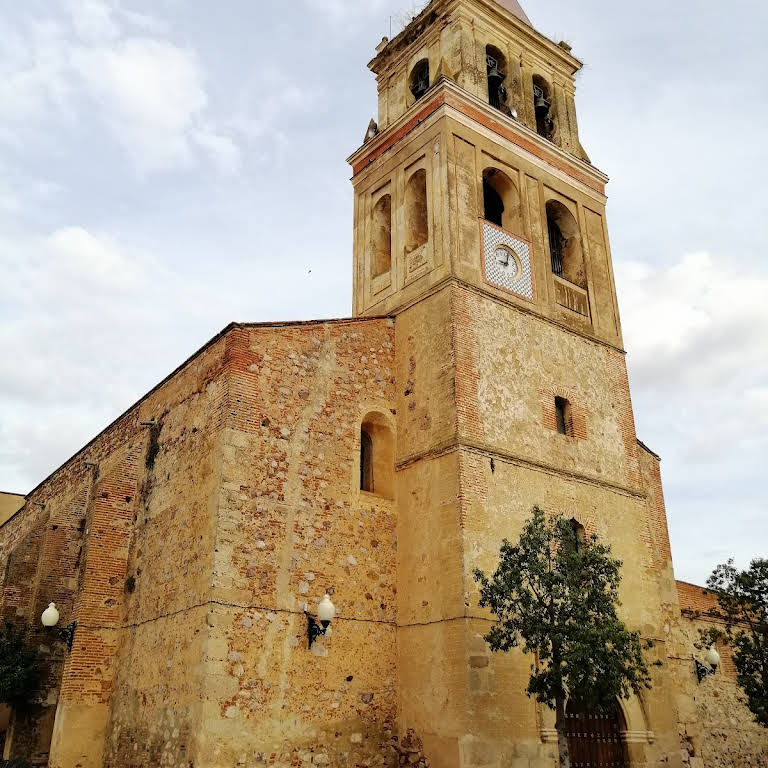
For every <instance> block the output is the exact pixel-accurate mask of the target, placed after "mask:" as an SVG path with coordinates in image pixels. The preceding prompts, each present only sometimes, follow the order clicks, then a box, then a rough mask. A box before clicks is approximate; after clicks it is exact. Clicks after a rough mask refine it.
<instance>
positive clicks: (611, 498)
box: [0, 0, 768, 768]
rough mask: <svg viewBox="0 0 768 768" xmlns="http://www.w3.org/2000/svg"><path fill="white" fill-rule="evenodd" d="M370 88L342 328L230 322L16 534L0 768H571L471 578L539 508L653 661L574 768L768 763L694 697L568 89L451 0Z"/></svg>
mask: <svg viewBox="0 0 768 768" xmlns="http://www.w3.org/2000/svg"><path fill="white" fill-rule="evenodd" d="M350 65H351V66H354V65H355V62H350ZM369 66H370V69H371V70H372V71H373V72H374V73H375V75H376V82H377V85H378V94H379V115H378V119H377V120H375V121H372V122H371V124H370V126H369V128H368V131H367V133H366V135H365V140H364V143H363V145H362V146H361V147H360V148H359V149H357V150H356V151H355V152H354V153H353V154H352V156H351V157H350V158H349V162H350V165H351V168H352V183H353V185H354V253H353V261H352V270H353V284H354V297H353V302H354V303H353V317H351V318H348V319H341V320H330V321H317V322H297V323H261V324H247V323H235V324H232V325H230V326H228V327H227V328H225V329H224V330H223V331H222V332H221V333H219V334H218V335H217V336H216V337H215V338H213V339H212V340H211V341H209V342H208V343H207V344H206V345H205V346H204V347H203V348H202V349H201V350H200V351H199V352H197V353H196V354H195V355H194V356H193V357H192V358H190V359H189V360H187V361H186V362H185V363H184V364H183V365H181V366H180V367H179V368H178V369H177V370H176V371H174V372H173V373H172V374H170V375H169V376H168V377H167V378H166V379H165V380H164V381H163V382H161V383H160V384H158V385H157V386H156V387H155V388H154V389H153V390H152V391H151V392H149V393H148V394H147V395H146V396H145V397H143V398H142V399H141V400H140V401H139V402H138V403H137V404H135V405H134V406H132V407H131V408H130V409H129V410H128V411H126V413H125V414H123V415H122V416H121V417H120V418H119V419H118V420H117V421H115V422H114V423H113V424H111V425H110V426H109V427H107V428H106V429H105V430H104V431H103V432H102V433H101V434H99V435H98V436H96V437H95V438H94V439H93V440H92V441H91V442H90V443H89V444H88V445H86V446H84V447H83V448H82V449H81V450H80V451H79V452H78V453H77V454H76V455H75V456H74V457H73V458H72V459H70V460H69V461H68V462H67V463H66V464H64V465H63V466H62V467H61V468H59V469H58V470H56V471H55V472H54V473H53V474H52V475H51V476H50V477H48V478H47V479H45V480H44V481H43V482H42V483H41V484H40V485H39V486H38V487H37V488H35V489H34V490H32V491H31V492H30V493H29V494H28V495H27V496H26V497H25V498H24V499H21V500H18V504H17V505H16V506H19V505H23V506H21V508H20V509H19V511H15V509H14V510H13V511H14V512H15V513H14V514H12V515H11V517H10V519H9V520H8V521H7V522H5V523H4V524H2V526H0V578H1V579H2V583H1V586H2V592H0V614H1V615H2V618H4V619H9V620H11V621H13V622H15V623H18V624H21V625H26V626H28V627H29V631H30V634H31V637H32V638H33V639H34V642H35V643H36V644H37V645H38V646H39V647H40V648H41V652H42V653H43V654H44V658H45V670H46V673H45V680H44V687H43V692H42V694H41V701H40V704H39V706H36V707H34V708H31V709H29V710H24V711H21V710H19V711H10V710H7V709H4V710H2V711H0V732H2V734H3V735H0V744H3V743H4V750H5V755H4V756H5V757H6V758H11V757H21V758H26V759H27V760H29V761H31V763H32V764H33V765H35V766H47V765H48V766H51V768H150V767H154V766H169V767H172V768H241V767H242V768H268V767H274V768H326V767H327V768H361V767H363V766H364V767H365V768H376V767H379V766H382V767H384V766H386V767H390V766H398V765H406V764H407V765H411V766H421V767H422V768H425V767H426V766H429V767H430V768H556V765H557V738H556V733H555V730H554V715H553V713H552V712H550V711H549V710H547V709H546V708H544V707H542V706H540V705H539V704H537V703H536V701H535V700H533V699H530V698H528V697H527V696H526V693H525V690H526V686H527V683H528V675H529V672H530V664H531V659H530V657H526V656H524V655H523V654H522V653H521V652H513V653H510V654H493V653H491V652H490V650H489V648H488V647H487V645H486V643H485V641H484V640H483V637H484V635H485V634H486V633H487V632H488V630H489V628H490V626H491V616H490V614H489V613H487V612H486V611H485V610H483V609H480V608H479V607H478V589H477V585H476V583H475V581H474V579H473V575H472V574H473V571H474V569H475V568H481V569H483V570H485V571H489V570H492V569H494V568H495V565H496V562H497V557H498V551H499V547H500V545H501V542H502V540H503V539H504V538H508V539H511V540H514V539H516V537H517V536H518V535H519V533H520V530H521V529H522V526H523V523H524V522H525V520H526V519H527V518H528V517H529V515H530V512H531V509H532V507H534V506H535V505H538V506H540V507H541V508H542V509H544V510H545V511H546V512H548V513H558V514H563V515H565V516H567V518H568V519H573V520H574V521H575V523H577V524H578V525H579V526H582V527H583V529H584V530H585V531H586V532H587V533H588V534H591V533H595V534H597V535H599V536H600V538H601V539H602V540H604V541H605V542H606V543H608V544H610V546H611V547H612V549H613V553H614V555H615V556H616V557H618V558H619V559H620V560H621V561H623V563H624V567H623V571H622V573H623V581H622V587H621V600H622V607H621V617H622V619H623V620H624V621H625V622H626V623H627V625H628V626H629V628H630V629H632V630H634V631H638V632H640V633H641V634H642V637H643V638H646V639H649V640H652V641H653V642H654V648H653V650H652V651H651V652H650V653H651V658H650V660H651V661H655V660H659V661H661V662H662V666H661V667H658V668H657V667H653V673H652V674H653V687H652V689H651V690H649V691H648V692H647V693H644V694H643V695H642V696H640V697H633V698H632V699H630V700H629V701H617V702H616V707H615V710H614V711H613V712H607V713H591V712H584V711H581V710H580V709H579V708H578V707H577V706H575V705H573V704H571V705H569V710H568V717H569V723H570V726H569V739H570V741H571V743H572V749H573V754H574V755H575V756H576V755H581V757H580V758H578V759H577V758H576V757H574V763H573V765H574V766H576V767H577V768H578V767H579V766H587V765H590V766H593V767H596V766H602V765H605V766H608V765H610V766H614V767H615V768H621V767H624V768H630V767H631V768H645V767H646V766H647V767H650V766H664V767H667V766H668V767H669V768H682V767H683V766H687V767H688V768H705V767H706V768H726V767H730V766H761V765H762V766H764V765H766V762H765V761H766V755H767V754H768V735H767V734H766V732H765V731H764V730H761V729H760V728H759V727H758V726H757V725H754V724H753V718H752V717H751V715H750V714H749V712H748V711H747V710H746V708H745V707H744V706H743V705H742V704H741V703H740V701H739V697H738V689H737V688H736V685H735V672H734V670H733V665H732V662H731V661H730V657H729V655H728V652H727V649H725V648H724V649H720V652H721V655H722V657H723V664H722V665H721V668H720V669H718V671H717V673H716V674H715V675H709V676H707V677H705V678H704V679H702V680H701V682H700V681H699V678H698V676H697V665H696V662H697V661H699V662H702V663H703V662H704V661H705V654H703V653H702V652H701V651H699V650H697V649H696V647H695V645H694V643H695V641H696V639H697V636H698V632H697V630H698V628H699V627H700V626H705V625H706V622H707V621H708V619H707V611H708V610H709V608H711V602H708V601H711V596H710V595H708V594H706V593H705V591H703V590H702V589H701V588H699V587H695V586H691V585H685V584H679V583H677V582H676V581H675V575H674V571H673V564H672V556H671V552H670V543H669V535H668V531H667V521H666V512H665V508H664V498H663V493H662V485H661V477H660V466H659V465H660V460H659V457H658V456H657V455H656V454H654V453H653V452H652V451H651V450H650V449H649V448H647V447H646V446H645V445H643V443H641V442H640V441H639V440H638V438H637V435H636V433H635V423H634V417H633V411H632V401H631V397H630V390H629V383H628V378H627V368H626V362H625V350H624V347H623V341H622V332H621V323H620V318H619V311H618V304H617V297H616V289H615V283H614V275H613V267H612V261H611V250H610V245H609V238H608V228H607V223H606V200H607V198H606V184H607V181H608V179H607V177H606V175H605V174H604V173H602V172H601V171H600V170H598V169H597V168H596V167H595V166H594V165H592V163H591V162H590V159H589V156H588V155H587V153H586V152H585V150H584V148H583V147H582V144H581V142H580V139H579V129H578V122H577V115H576V97H575V85H574V78H575V77H576V75H577V73H578V72H579V70H580V69H581V66H582V64H581V62H580V61H579V60H578V59H577V58H575V57H574V55H573V53H572V51H571V47H570V46H569V45H567V44H566V43H562V42H561V43H555V42H553V41H551V40H549V39H547V38H546V37H544V36H543V35H541V34H540V33H539V32H537V31H536V30H535V29H534V27H533V26H532V24H531V22H530V20H529V19H528V17H527V16H526V14H525V12H524V11H523V10H522V8H521V7H520V5H518V3H517V2H516V1H515V0H432V2H431V3H429V5H428V6H427V7H426V8H425V10H424V11H423V12H422V13H421V14H420V15H418V16H417V17H416V18H415V19H414V20H413V21H412V22H411V23H410V24H409V25H408V26H407V27H406V28H405V29H404V30H403V31H402V32H401V33H400V34H398V35H397V36H396V37H395V38H394V39H392V40H388V39H386V38H385V39H384V40H382V42H381V44H380V45H379V46H378V48H377V49H376V55H375V58H374V59H373V61H372V62H371V63H370V65H369ZM648 151H649V152H650V151H651V148H650V147H649V148H648ZM340 183H341V180H340ZM325 595H328V599H327V600H326V599H325ZM51 603H54V604H55V606H56V607H55V611H56V612H57V613H58V616H57V617H56V616H54V618H57V619H58V620H57V622H56V623H55V626H52V627H47V628H46V627H44V626H43V625H42V623H41V620H40V617H41V614H42V613H43V611H45V610H46V608H47V607H48V606H49V604H51ZM329 603H332V604H333V607H335V615H334V616H332V621H331V623H330V625H328V629H325V627H324V626H323V625H322V624H321V623H319V621H320V620H322V619H323V618H325V619H326V621H327V618H328V617H329V616H330V615H331V614H332V610H329ZM318 605H320V608H318ZM318 610H319V611H320V613H319V615H318ZM51 615H52V614H48V616H49V618H50V616H51ZM323 630H325V632H324V634H323ZM579 761H581V762H579Z"/></svg>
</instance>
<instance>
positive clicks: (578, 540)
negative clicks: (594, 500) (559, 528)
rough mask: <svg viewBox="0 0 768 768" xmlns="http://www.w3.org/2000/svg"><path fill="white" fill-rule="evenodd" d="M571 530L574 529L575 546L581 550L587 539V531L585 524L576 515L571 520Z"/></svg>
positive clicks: (577, 549)
mask: <svg viewBox="0 0 768 768" xmlns="http://www.w3.org/2000/svg"><path fill="white" fill-rule="evenodd" d="M570 523H571V531H573V546H574V549H575V550H576V551H577V552H579V551H580V550H581V549H582V548H583V547H584V542H585V541H586V537H587V534H586V531H585V530H584V526H583V525H582V524H581V523H580V522H579V521H578V520H577V519H576V518H575V517H574V518H571V520H570Z"/></svg>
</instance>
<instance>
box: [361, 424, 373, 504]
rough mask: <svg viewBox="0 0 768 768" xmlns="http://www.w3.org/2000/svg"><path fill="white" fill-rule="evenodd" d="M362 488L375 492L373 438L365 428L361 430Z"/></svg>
mask: <svg viewBox="0 0 768 768" xmlns="http://www.w3.org/2000/svg"><path fill="white" fill-rule="evenodd" d="M360 490H361V491H367V492H368V493H373V492H374V478H373V438H372V437H371V435H370V433H369V432H367V431H366V430H365V428H363V429H361V430H360Z"/></svg>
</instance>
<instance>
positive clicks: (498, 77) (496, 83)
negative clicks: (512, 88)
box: [485, 45, 510, 114]
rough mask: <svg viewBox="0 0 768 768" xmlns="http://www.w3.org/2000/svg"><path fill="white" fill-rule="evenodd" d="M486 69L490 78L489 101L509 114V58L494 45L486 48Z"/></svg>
mask: <svg viewBox="0 0 768 768" xmlns="http://www.w3.org/2000/svg"><path fill="white" fill-rule="evenodd" d="M485 69H486V75H487V78H488V103H489V104H490V105H491V106H492V107H494V108H495V109H498V110H499V111H500V112H504V113H507V114H509V112H510V108H509V105H508V103H507V101H508V94H507V85H506V82H507V71H508V70H507V59H506V57H505V56H504V54H503V53H502V52H501V51H500V50H499V49H498V48H496V47H494V46H493V45H488V46H486V48H485Z"/></svg>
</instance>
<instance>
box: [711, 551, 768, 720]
mask: <svg viewBox="0 0 768 768" xmlns="http://www.w3.org/2000/svg"><path fill="white" fill-rule="evenodd" d="M707 587H708V588H709V589H710V590H712V591H713V592H715V593H716V594H717V608H715V609H714V610H712V611H711V612H710V613H709V615H710V617H712V618H714V619H716V620H718V621H719V622H721V623H722V624H723V625H724V626H725V630H724V631H723V630H720V629H717V628H714V629H710V630H708V631H706V632H702V644H703V645H715V644H716V643H718V642H723V641H724V642H727V643H728V644H729V645H730V646H731V648H732V649H733V663H734V665H735V666H736V671H737V673H738V683H739V686H740V687H741V689H742V690H743V691H744V693H745V694H746V699H747V705H748V706H749V708H750V710H751V711H752V713H753V714H754V716H755V719H756V720H757V722H758V723H760V725H762V726H764V727H766V728H768V560H763V559H758V560H753V561H752V563H751V564H750V566H749V568H748V569H747V570H746V571H739V570H738V569H737V568H736V567H735V566H734V564H733V560H729V561H728V562H727V563H726V564H725V565H719V566H718V567H717V568H715V570H714V571H713V573H712V575H711V576H710V577H709V579H708V580H707Z"/></svg>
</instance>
